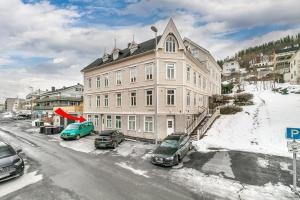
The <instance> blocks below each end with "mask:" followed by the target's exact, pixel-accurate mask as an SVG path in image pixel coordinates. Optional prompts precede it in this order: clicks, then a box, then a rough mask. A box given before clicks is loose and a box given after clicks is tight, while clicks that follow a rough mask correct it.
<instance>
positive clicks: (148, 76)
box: [145, 63, 153, 80]
mask: <svg viewBox="0 0 300 200" xmlns="http://www.w3.org/2000/svg"><path fill="white" fill-rule="evenodd" d="M145 80H153V63H147V64H145Z"/></svg>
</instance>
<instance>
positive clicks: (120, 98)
mask: <svg viewBox="0 0 300 200" xmlns="http://www.w3.org/2000/svg"><path fill="white" fill-rule="evenodd" d="M117 106H118V107H120V106H122V94H121V93H117Z"/></svg>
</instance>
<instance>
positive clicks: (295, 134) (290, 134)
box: [286, 128, 300, 140]
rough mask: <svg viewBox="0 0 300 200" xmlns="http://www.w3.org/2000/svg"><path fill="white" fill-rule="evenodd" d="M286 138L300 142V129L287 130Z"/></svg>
mask: <svg viewBox="0 0 300 200" xmlns="http://www.w3.org/2000/svg"><path fill="white" fill-rule="evenodd" d="M286 138H287V139H293V140H300V128H287V129H286Z"/></svg>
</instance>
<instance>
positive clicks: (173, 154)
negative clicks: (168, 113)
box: [151, 133, 192, 166]
mask: <svg viewBox="0 0 300 200" xmlns="http://www.w3.org/2000/svg"><path fill="white" fill-rule="evenodd" d="M190 149H192V143H191V140H190V136H189V135H187V134H186V133H173V134H171V135H168V136H167V137H166V138H165V139H164V140H163V141H162V143H161V144H160V145H159V146H158V147H157V148H156V149H155V151H154V152H153V155H152V157H151V162H152V163H153V164H158V165H164V166H173V165H177V164H178V163H179V162H180V161H181V160H182V159H183V157H184V156H185V155H186V154H187V153H188V151H189V150H190Z"/></svg>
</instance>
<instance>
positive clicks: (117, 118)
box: [116, 116, 122, 129]
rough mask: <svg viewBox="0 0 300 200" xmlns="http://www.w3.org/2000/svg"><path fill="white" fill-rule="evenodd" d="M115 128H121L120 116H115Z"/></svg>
mask: <svg viewBox="0 0 300 200" xmlns="http://www.w3.org/2000/svg"><path fill="white" fill-rule="evenodd" d="M116 128H117V129H121V128H122V120H121V116H116Z"/></svg>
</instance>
